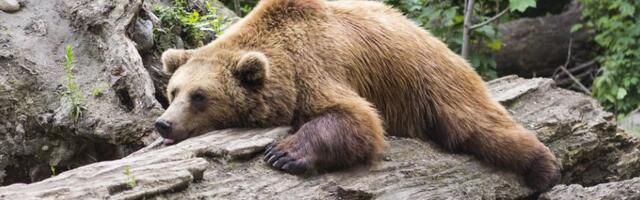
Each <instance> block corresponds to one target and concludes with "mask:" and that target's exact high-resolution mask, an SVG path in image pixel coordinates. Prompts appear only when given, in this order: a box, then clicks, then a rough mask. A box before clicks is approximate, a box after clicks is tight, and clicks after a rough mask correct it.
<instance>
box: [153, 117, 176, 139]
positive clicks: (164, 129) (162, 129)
mask: <svg viewBox="0 0 640 200" xmlns="http://www.w3.org/2000/svg"><path fill="white" fill-rule="evenodd" d="M155 126H156V131H158V133H160V135H161V136H162V137H163V138H166V139H172V138H171V132H172V130H173V128H172V127H171V122H169V121H167V120H164V119H158V120H156V124H155Z"/></svg>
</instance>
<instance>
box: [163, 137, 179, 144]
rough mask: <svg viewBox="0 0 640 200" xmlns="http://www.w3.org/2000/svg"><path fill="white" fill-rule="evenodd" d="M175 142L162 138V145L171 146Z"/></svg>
mask: <svg viewBox="0 0 640 200" xmlns="http://www.w3.org/2000/svg"><path fill="white" fill-rule="evenodd" d="M175 142H176V141H175V140H173V139H168V138H162V144H164V145H172V144H173V143H175Z"/></svg>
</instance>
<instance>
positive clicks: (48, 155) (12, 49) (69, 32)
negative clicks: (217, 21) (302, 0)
mask: <svg viewBox="0 0 640 200" xmlns="http://www.w3.org/2000/svg"><path fill="white" fill-rule="evenodd" d="M6 2H15V1H14V0H0V3H6ZM143 2H144V3H143ZM163 2H164V3H167V2H169V1H163ZM20 3H21V4H22V5H24V7H23V8H21V9H22V10H21V11H20V12H15V13H6V12H0V185H7V184H11V183H19V182H20V183H28V182H33V181H39V180H42V179H44V178H47V177H50V176H51V175H52V170H51V169H52V168H53V169H55V170H56V171H58V173H59V172H60V171H64V170H68V169H73V168H76V167H79V166H83V165H86V164H88V163H93V162H98V161H104V160H113V159H117V158H121V157H123V156H126V155H128V154H130V153H132V152H133V151H135V150H136V149H139V148H141V147H143V146H145V145H147V144H148V143H150V142H152V141H153V140H154V139H155V137H157V136H156V135H155V134H152V122H153V120H154V119H155V118H156V117H157V116H158V115H159V114H161V112H162V108H161V104H160V103H159V101H158V99H160V100H164V99H163V95H162V93H164V87H165V86H164V85H165V84H166V80H167V79H166V76H165V75H164V74H162V73H161V72H160V71H159V69H160V68H161V65H160V64H159V57H155V56H148V57H149V58H148V60H150V61H149V62H147V61H145V62H144V64H143V59H145V60H147V58H145V57H142V56H141V54H140V53H139V52H138V50H140V51H145V50H147V51H148V50H149V48H151V46H152V45H153V44H154V43H153V29H152V26H151V22H154V21H156V22H157V20H158V19H157V17H155V16H152V14H151V13H150V12H148V10H150V9H151V7H152V6H153V5H154V4H156V3H160V1H159V0H156V1H151V0H148V1H142V0H108V1H94V0H20ZM214 6H216V8H218V11H220V13H228V12H230V11H229V10H228V9H226V8H224V6H222V5H221V4H220V3H219V2H217V3H214ZM67 45H70V46H71V47H72V48H73V51H74V62H73V64H74V70H73V76H75V80H76V81H75V82H76V83H77V84H78V86H79V88H80V96H82V97H83V101H82V103H81V104H82V105H83V107H84V108H85V110H84V111H83V114H82V116H80V117H79V120H78V121H77V122H76V121H74V120H72V117H70V116H69V110H70V104H69V102H68V100H67V98H65V95H64V94H65V93H66V92H67V91H66V90H67V85H68V82H67V80H66V76H67V74H66V73H65V70H64V68H63V65H64V63H65V48H66V46H67Z"/></svg>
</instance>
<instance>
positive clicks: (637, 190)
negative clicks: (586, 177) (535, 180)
mask: <svg viewBox="0 0 640 200" xmlns="http://www.w3.org/2000/svg"><path fill="white" fill-rule="evenodd" d="M539 199H540V200H582V199H585V200H587V199H620V200H623V199H640V177H639V178H634V179H630V180H625V181H619V182H611V183H603V184H599V185H596V186H592V187H583V186H581V185H577V184H573V185H559V186H556V187H554V188H553V189H552V190H551V191H549V192H546V193H544V194H542V195H541V196H540V198H539Z"/></svg>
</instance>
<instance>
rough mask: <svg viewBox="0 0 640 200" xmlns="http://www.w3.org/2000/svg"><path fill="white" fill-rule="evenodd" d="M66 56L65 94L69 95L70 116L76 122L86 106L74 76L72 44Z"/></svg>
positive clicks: (68, 47)
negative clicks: (83, 104)
mask: <svg viewBox="0 0 640 200" xmlns="http://www.w3.org/2000/svg"><path fill="white" fill-rule="evenodd" d="M66 58H67V62H66V64H65V65H64V69H65V73H66V78H67V91H66V92H65V93H64V96H65V97H67V99H68V101H69V103H70V108H69V116H71V118H72V119H73V121H74V122H77V121H78V119H79V118H80V116H81V115H82V111H83V110H84V107H83V106H82V101H83V98H82V95H81V94H80V88H79V87H78V83H76V79H75V77H74V76H73V49H72V48H71V45H67V55H66Z"/></svg>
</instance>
